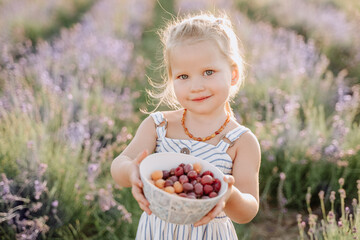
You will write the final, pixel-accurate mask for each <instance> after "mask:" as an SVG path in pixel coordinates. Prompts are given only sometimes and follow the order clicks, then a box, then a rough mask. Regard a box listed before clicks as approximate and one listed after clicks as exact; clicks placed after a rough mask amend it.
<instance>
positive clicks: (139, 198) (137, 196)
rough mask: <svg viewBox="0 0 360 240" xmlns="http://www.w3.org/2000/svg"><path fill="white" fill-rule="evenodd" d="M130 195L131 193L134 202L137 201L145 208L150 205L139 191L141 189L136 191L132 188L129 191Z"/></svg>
mask: <svg viewBox="0 0 360 240" xmlns="http://www.w3.org/2000/svg"><path fill="white" fill-rule="evenodd" d="M131 193H132V195H133V196H134V198H135V200H136V201H137V202H139V203H140V202H141V203H142V204H144V205H145V206H149V205H150V203H149V201H148V200H147V199H146V198H145V196H144V195H143V193H142V191H141V189H138V188H136V187H133V188H132V189H131Z"/></svg>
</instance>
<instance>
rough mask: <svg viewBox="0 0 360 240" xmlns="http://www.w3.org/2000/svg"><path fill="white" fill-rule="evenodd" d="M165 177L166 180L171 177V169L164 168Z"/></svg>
mask: <svg viewBox="0 0 360 240" xmlns="http://www.w3.org/2000/svg"><path fill="white" fill-rule="evenodd" d="M162 172H163V177H162V178H163V179H164V180H166V179H168V178H169V177H170V171H167V170H163V171H162Z"/></svg>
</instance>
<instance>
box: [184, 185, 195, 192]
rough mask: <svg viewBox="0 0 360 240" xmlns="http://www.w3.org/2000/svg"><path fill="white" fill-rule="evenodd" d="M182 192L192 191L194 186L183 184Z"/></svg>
mask: <svg viewBox="0 0 360 240" xmlns="http://www.w3.org/2000/svg"><path fill="white" fill-rule="evenodd" d="M183 188H184V192H191V191H192V190H193V189H194V186H193V185H192V184H191V183H184V184H183Z"/></svg>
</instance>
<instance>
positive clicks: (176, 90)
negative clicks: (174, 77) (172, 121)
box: [173, 81, 183, 98]
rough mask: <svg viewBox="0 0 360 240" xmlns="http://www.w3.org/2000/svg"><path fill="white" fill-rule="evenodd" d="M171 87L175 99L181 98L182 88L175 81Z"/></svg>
mask: <svg viewBox="0 0 360 240" xmlns="http://www.w3.org/2000/svg"><path fill="white" fill-rule="evenodd" d="M173 86H174V93H175V96H176V97H177V98H181V96H182V95H183V93H182V92H183V91H181V89H183V88H182V87H181V84H180V83H179V82H177V81H175V82H174V83H173Z"/></svg>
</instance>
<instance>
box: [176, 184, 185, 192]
mask: <svg viewBox="0 0 360 240" xmlns="http://www.w3.org/2000/svg"><path fill="white" fill-rule="evenodd" d="M174 189H175V192H176V193H181V192H182V191H184V188H183V185H182V184H181V183H180V182H179V181H176V182H174Z"/></svg>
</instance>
